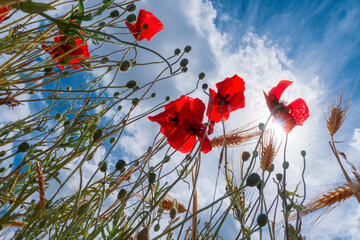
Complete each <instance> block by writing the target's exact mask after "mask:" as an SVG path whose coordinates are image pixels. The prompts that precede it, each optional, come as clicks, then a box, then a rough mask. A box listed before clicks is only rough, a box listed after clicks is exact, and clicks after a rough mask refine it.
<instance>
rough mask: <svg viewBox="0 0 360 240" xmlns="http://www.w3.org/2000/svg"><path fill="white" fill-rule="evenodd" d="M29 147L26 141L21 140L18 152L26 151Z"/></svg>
mask: <svg viewBox="0 0 360 240" xmlns="http://www.w3.org/2000/svg"><path fill="white" fill-rule="evenodd" d="M29 149H30V145H29V144H28V143H27V142H22V143H20V144H19V146H18V151H19V152H26V151H27V150H29Z"/></svg>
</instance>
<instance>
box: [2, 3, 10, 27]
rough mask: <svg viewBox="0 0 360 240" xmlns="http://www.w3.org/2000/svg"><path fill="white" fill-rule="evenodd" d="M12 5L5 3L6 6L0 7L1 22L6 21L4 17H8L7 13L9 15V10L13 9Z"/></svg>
mask: <svg viewBox="0 0 360 240" xmlns="http://www.w3.org/2000/svg"><path fill="white" fill-rule="evenodd" d="M11 8H12V7H11V6H9V5H4V6H1V7H0V23H1V22H2V21H4V19H5V18H6V15H8V13H9V10H10V9H11Z"/></svg>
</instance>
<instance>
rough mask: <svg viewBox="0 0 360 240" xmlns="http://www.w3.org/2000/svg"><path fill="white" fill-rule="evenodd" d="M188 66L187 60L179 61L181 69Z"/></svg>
mask: <svg viewBox="0 0 360 240" xmlns="http://www.w3.org/2000/svg"><path fill="white" fill-rule="evenodd" d="M188 64H189V60H187V59H186V58H184V59H181V61H180V66H181V67H186V66H187V65H188Z"/></svg>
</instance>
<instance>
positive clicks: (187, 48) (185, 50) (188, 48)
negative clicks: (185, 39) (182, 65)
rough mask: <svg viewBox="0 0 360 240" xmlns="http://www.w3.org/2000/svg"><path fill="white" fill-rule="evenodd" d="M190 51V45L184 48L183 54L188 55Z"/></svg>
mask: <svg viewBox="0 0 360 240" xmlns="http://www.w3.org/2000/svg"><path fill="white" fill-rule="evenodd" d="M190 51H191V46H190V45H187V46H186V47H185V48H184V52H186V53H188V52H190Z"/></svg>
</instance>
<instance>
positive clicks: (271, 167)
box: [268, 164, 275, 173]
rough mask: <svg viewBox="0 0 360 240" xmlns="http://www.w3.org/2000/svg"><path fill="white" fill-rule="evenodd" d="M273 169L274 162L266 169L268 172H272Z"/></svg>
mask: <svg viewBox="0 0 360 240" xmlns="http://www.w3.org/2000/svg"><path fill="white" fill-rule="evenodd" d="M274 169H275V165H274V164H271V165H270V167H269V169H268V172H270V173H271V172H273V171H274Z"/></svg>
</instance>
